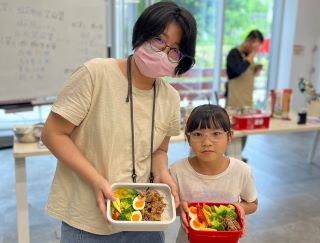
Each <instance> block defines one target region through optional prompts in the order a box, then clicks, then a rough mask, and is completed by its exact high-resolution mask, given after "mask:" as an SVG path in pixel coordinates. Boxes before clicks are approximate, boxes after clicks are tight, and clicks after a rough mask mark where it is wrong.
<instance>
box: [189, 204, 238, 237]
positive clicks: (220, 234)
mask: <svg viewBox="0 0 320 243" xmlns="http://www.w3.org/2000/svg"><path fill="white" fill-rule="evenodd" d="M197 204H199V203H198V202H192V203H188V207H191V206H196V205H197ZM200 204H201V203H200ZM205 204H206V205H208V206H213V205H216V206H220V205H225V206H227V205H230V204H231V205H234V204H232V203H205ZM235 211H236V213H237V215H238V223H239V224H240V227H241V229H240V230H234V231H201V230H194V229H192V228H191V227H190V217H189V215H187V219H188V222H189V227H188V238H189V241H190V243H238V241H239V239H240V238H241V237H242V235H243V225H244V222H243V219H242V218H241V217H240V212H239V210H238V208H237V207H235Z"/></svg>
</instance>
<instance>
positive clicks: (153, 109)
mask: <svg viewBox="0 0 320 243" xmlns="http://www.w3.org/2000/svg"><path fill="white" fill-rule="evenodd" d="M131 60H132V55H130V56H129V57H128V59H127V76H128V95H127V99H126V102H129V101H130V115H131V117H130V118H131V147H132V149H131V151H132V176H131V177H132V181H133V182H134V183H135V182H136V181H137V174H136V165H135V151H134V123H133V98H132V80H131ZM155 83H156V82H155V81H154V82H153V105H152V121H151V122H152V123H151V141H150V161H151V165H150V176H149V181H150V183H153V179H154V177H153V173H152V162H153V135H154V131H153V130H154V117H155V106H156V84H155Z"/></svg>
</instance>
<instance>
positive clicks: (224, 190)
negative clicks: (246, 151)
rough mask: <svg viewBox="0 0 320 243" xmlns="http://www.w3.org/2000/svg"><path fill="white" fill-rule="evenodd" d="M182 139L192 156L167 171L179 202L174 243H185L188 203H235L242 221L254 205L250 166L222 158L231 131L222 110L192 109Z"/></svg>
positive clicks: (229, 141) (199, 107) (253, 188)
mask: <svg viewBox="0 0 320 243" xmlns="http://www.w3.org/2000/svg"><path fill="white" fill-rule="evenodd" d="M185 136H186V138H187V140H188V143H189V145H190V147H191V149H192V152H193V154H194V155H192V156H190V157H188V158H183V159H181V160H178V161H176V162H175V163H174V164H173V165H172V166H171V168H170V172H171V175H172V176H173V178H174V180H175V181H176V183H177V185H178V188H179V196H180V200H181V206H180V217H181V227H180V230H179V233H178V236H177V240H176V242H177V243H186V242H188V237H187V231H188V229H187V227H188V222H187V218H186V215H187V214H188V205H187V204H188V202H216V203H235V204H236V206H237V207H238V209H239V211H240V214H241V217H242V218H244V215H245V214H251V213H254V212H255V211H256V210H257V206H258V196H257V190H256V185H255V181H254V178H253V176H252V172H251V169H250V167H249V166H248V164H246V163H243V162H242V161H240V160H237V159H235V158H230V157H227V156H226V155H225V152H226V150H227V147H228V144H230V143H231V140H232V136H233V132H232V131H231V125H230V119H229V116H228V114H227V112H226V110H225V109H224V108H222V107H220V106H217V105H210V104H209V105H201V106H198V107H196V108H194V110H193V111H192V113H191V115H190V116H189V119H188V122H187V124H186V128H185ZM244 227H245V226H244Z"/></svg>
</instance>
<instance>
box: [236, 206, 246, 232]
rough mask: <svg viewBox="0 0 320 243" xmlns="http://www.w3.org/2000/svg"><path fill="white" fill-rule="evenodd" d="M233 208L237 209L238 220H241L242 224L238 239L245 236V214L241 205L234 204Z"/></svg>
mask: <svg viewBox="0 0 320 243" xmlns="http://www.w3.org/2000/svg"><path fill="white" fill-rule="evenodd" d="M235 206H236V208H237V209H238V211H239V213H240V218H241V219H242V222H243V233H242V235H241V236H240V237H242V236H243V235H245V233H246V230H247V223H246V212H245V211H244V208H243V207H242V206H241V204H239V203H236V204H235Z"/></svg>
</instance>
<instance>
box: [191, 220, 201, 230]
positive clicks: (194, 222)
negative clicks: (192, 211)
mask: <svg viewBox="0 0 320 243" xmlns="http://www.w3.org/2000/svg"><path fill="white" fill-rule="evenodd" d="M190 226H191V228H192V229H194V230H200V228H202V224H201V223H200V222H199V220H198V219H197V218H195V219H191V220H190Z"/></svg>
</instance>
